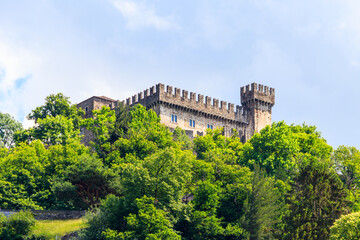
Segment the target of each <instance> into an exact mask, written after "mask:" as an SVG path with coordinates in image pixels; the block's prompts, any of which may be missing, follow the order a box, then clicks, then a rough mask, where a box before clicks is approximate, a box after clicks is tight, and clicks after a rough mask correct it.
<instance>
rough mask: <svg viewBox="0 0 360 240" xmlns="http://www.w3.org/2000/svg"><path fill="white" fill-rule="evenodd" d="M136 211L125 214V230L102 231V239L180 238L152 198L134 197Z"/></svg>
mask: <svg viewBox="0 0 360 240" xmlns="http://www.w3.org/2000/svg"><path fill="white" fill-rule="evenodd" d="M136 206H137V209H138V211H137V213H136V214H129V216H127V217H126V218H125V219H126V222H127V231H125V232H121V233H118V234H117V235H114V230H113V231H107V232H104V233H103V234H104V237H105V238H104V239H139V240H145V239H147V240H160V239H168V240H180V239H181V237H180V236H179V235H178V234H177V233H176V232H175V231H174V230H173V229H172V224H171V222H170V221H169V220H168V219H167V217H166V215H167V213H166V212H165V211H163V210H160V209H157V208H156V207H155V206H154V198H149V197H146V196H144V197H142V198H140V199H136Z"/></svg>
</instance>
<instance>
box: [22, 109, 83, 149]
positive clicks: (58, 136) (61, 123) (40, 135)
mask: <svg viewBox="0 0 360 240" xmlns="http://www.w3.org/2000/svg"><path fill="white" fill-rule="evenodd" d="M37 122H38V125H37V126H36V127H35V128H33V129H31V130H30V132H29V134H30V135H31V136H32V138H33V139H39V140H41V141H42V142H43V143H44V144H46V145H48V146H50V145H57V144H62V145H65V144H68V143H71V142H80V136H79V134H80V130H78V129H76V128H74V124H73V121H72V120H71V119H68V118H67V117H64V116H61V115H58V116H55V117H49V116H47V117H46V118H44V119H38V121H37Z"/></svg>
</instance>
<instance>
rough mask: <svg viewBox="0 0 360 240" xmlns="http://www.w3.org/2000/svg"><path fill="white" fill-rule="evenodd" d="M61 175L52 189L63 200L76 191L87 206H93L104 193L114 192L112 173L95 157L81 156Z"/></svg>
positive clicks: (113, 176) (97, 203)
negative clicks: (61, 177)
mask: <svg viewBox="0 0 360 240" xmlns="http://www.w3.org/2000/svg"><path fill="white" fill-rule="evenodd" d="M63 175H64V178H63V179H59V180H58V183H57V184H56V185H55V186H56V187H55V188H54V190H55V191H56V192H55V194H57V196H58V197H59V198H60V199H63V200H65V201H66V200H71V198H70V199H68V198H67V197H69V196H71V195H69V194H68V193H69V192H70V193H71V192H72V193H74V192H75V191H76V193H77V194H78V196H79V197H80V198H81V199H82V200H83V202H84V203H85V204H86V206H87V207H91V208H94V207H96V206H98V205H99V204H100V200H101V199H102V198H104V197H105V196H106V195H108V194H110V193H116V185H114V184H115V180H116V177H115V175H114V173H113V172H112V170H111V169H107V168H106V167H104V165H103V163H102V162H101V160H99V159H97V158H96V157H91V156H89V155H83V156H81V157H80V159H79V161H77V162H76V163H75V164H73V165H70V166H68V167H67V169H66V170H65V171H64V173H63ZM71 185H73V187H71ZM71 197H72V198H73V197H74V196H71Z"/></svg>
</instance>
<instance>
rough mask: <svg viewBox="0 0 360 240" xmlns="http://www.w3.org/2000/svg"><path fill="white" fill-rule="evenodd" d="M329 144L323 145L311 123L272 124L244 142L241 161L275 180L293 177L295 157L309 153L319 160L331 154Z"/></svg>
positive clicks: (295, 166) (323, 142)
mask: <svg viewBox="0 0 360 240" xmlns="http://www.w3.org/2000/svg"><path fill="white" fill-rule="evenodd" d="M331 151H332V147H331V146H329V145H328V144H326V141H325V140H324V139H323V138H321V135H320V133H319V132H317V131H316V128H315V127H313V126H307V125H303V126H294V125H291V126H288V125H287V124H285V122H278V123H273V124H272V126H271V127H270V126H266V127H265V128H264V129H262V130H261V131H260V134H254V136H253V137H252V138H251V139H250V140H249V141H248V142H247V143H246V144H245V145H244V148H243V155H242V158H241V160H240V164H244V165H246V166H249V167H250V168H252V166H253V165H254V164H259V166H260V167H261V168H262V169H264V170H266V172H267V173H268V174H270V175H274V176H276V178H278V179H282V180H285V181H286V180H287V179H289V178H292V177H293V176H294V174H295V173H296V171H297V168H298V166H297V159H298V158H299V157H300V156H301V155H302V154H310V155H312V156H315V157H318V158H320V159H326V158H329V157H330V154H331Z"/></svg>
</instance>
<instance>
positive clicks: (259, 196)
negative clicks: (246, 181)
mask: <svg viewBox="0 0 360 240" xmlns="http://www.w3.org/2000/svg"><path fill="white" fill-rule="evenodd" d="M254 170H255V171H254V176H253V180H252V187H251V192H250V193H249V195H248V196H249V197H248V199H247V201H246V202H245V204H244V208H245V214H244V215H243V218H242V219H241V221H242V222H243V223H242V225H244V228H245V229H246V230H247V231H248V232H249V235H250V239H273V238H274V229H275V224H276V223H278V221H279V215H280V210H283V209H282V203H281V201H280V193H279V191H278V189H277V188H276V186H275V181H274V179H272V178H269V177H266V176H265V173H264V171H261V170H260V168H259V166H255V168H254Z"/></svg>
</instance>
